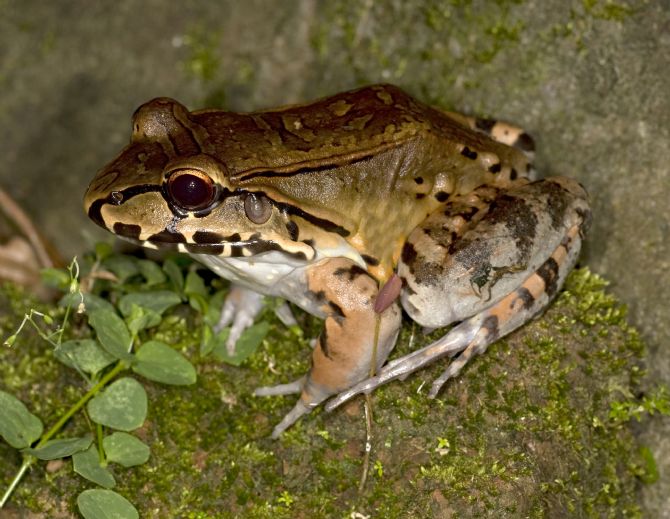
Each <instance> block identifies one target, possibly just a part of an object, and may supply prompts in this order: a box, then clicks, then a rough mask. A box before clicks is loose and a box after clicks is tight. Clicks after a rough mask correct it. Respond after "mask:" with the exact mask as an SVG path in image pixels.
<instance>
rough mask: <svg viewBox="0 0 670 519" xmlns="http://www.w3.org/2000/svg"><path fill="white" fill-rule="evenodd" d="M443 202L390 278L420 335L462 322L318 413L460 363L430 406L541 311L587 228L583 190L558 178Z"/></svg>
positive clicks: (436, 386) (435, 386)
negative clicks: (473, 362)
mask: <svg viewBox="0 0 670 519" xmlns="http://www.w3.org/2000/svg"><path fill="white" fill-rule="evenodd" d="M452 202H453V203H452V205H451V206H450V207H446V208H445V209H444V210H443V211H442V212H441V213H440V214H434V215H432V216H431V217H430V218H429V219H428V221H427V222H426V224H424V225H423V226H422V227H421V228H420V229H417V230H416V231H415V232H413V233H412V235H411V236H410V238H409V240H408V245H407V247H406V248H405V254H404V256H403V263H401V265H400V267H399V269H398V272H399V274H400V276H401V277H402V278H403V279H404V281H405V284H406V291H405V293H404V294H403V298H402V299H403V306H404V308H405V310H406V311H407V312H408V313H409V314H410V316H411V317H412V318H413V319H415V320H416V321H418V322H419V323H420V324H423V325H425V326H442V325H447V324H450V323H452V322H454V321H462V322H461V323H460V324H458V325H457V326H456V327H454V328H452V330H450V332H449V333H448V334H447V335H445V336H444V337H442V338H441V339H439V340H438V341H436V342H434V343H433V344H430V345H428V346H426V347H425V348H423V349H421V350H418V351H416V352H413V353H411V354H409V355H406V356H405V357H402V358H400V359H396V360H394V361H391V362H390V363H389V364H388V365H386V366H384V368H383V369H382V370H381V371H380V372H379V373H378V375H377V376H375V377H373V378H370V379H368V380H366V381H363V382H361V383H359V384H357V385H356V386H354V387H352V388H350V389H349V390H347V391H345V392H343V393H341V394H340V395H338V397H337V398H335V399H333V400H332V401H331V402H329V403H328V406H327V409H328V410H331V409H333V408H334V407H336V406H338V405H339V404H341V403H342V402H344V401H346V400H348V399H349V398H351V397H352V396H354V395H355V394H358V393H361V392H365V393H367V392H370V391H372V390H373V389H374V388H376V387H378V386H380V385H381V384H384V383H386V382H389V381H391V380H394V379H396V378H404V377H405V376H407V375H408V374H409V373H412V372H413V371H416V370H418V369H420V368H421V367H423V366H425V365H427V364H429V363H431V362H433V361H435V360H436V359H439V358H441V357H445V356H450V357H454V356H456V355H458V354H459V353H460V355H459V356H458V357H456V358H455V359H454V360H452V362H451V363H450V365H449V367H448V368H447V369H446V370H445V371H444V373H443V374H442V375H441V376H440V377H439V378H438V379H437V380H435V382H434V384H433V387H432V390H431V392H430V396H431V397H434V396H435V395H436V394H437V392H438V391H439V389H440V388H441V387H442V385H443V384H444V383H445V382H446V381H447V380H448V379H449V378H451V377H454V376H456V375H457V374H458V373H459V372H460V370H461V369H462V368H463V366H464V365H465V364H466V363H467V362H468V361H469V360H470V359H471V358H472V357H473V356H475V355H476V354H479V353H482V352H484V351H485V350H486V348H487V347H488V345H489V344H491V343H492V342H494V341H495V340H497V339H498V338H500V337H502V336H504V335H506V334H508V333H510V332H511V331H513V330H515V329H516V328H518V327H519V326H521V325H522V324H524V323H525V322H526V321H528V320H530V319H531V318H532V317H534V316H535V315H536V314H538V313H539V312H541V311H542V310H543V309H544V308H545V307H546V306H547V305H548V304H549V301H550V300H551V299H552V298H553V297H554V296H555V295H556V294H557V292H558V290H559V289H560V287H561V285H562V284H563V281H564V280H565V277H566V275H567V273H568V272H569V271H570V269H571V268H572V266H573V265H574V263H575V261H576V259H577V256H578V254H579V250H580V247H581V240H582V236H583V233H584V232H585V231H586V229H587V227H588V225H589V220H590V211H589V207H588V202H587V196H586V193H585V192H584V190H583V189H582V188H581V186H580V185H579V184H577V183H576V182H574V181H572V180H570V179H566V178H561V177H555V178H550V179H547V180H542V181H538V182H533V183H530V184H525V185H521V186H519V187H517V188H514V189H509V190H505V191H498V190H491V189H490V188H483V189H482V190H480V192H479V193H477V192H475V193H473V194H471V195H470V196H469V198H468V199H467V200H466V199H461V200H457V199H455V200H453V201H452ZM482 202H484V204H483V205H482ZM468 207H472V210H468V209H467V208H468ZM466 220H467V221H466ZM468 221H470V222H474V223H472V224H468ZM438 259H441V261H437V260H438ZM429 260H431V261H429Z"/></svg>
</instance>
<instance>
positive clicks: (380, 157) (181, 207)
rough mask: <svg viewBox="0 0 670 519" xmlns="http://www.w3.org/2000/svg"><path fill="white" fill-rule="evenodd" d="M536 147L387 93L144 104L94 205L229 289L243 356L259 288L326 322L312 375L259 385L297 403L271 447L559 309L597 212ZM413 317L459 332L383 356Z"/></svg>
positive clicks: (371, 90)
mask: <svg viewBox="0 0 670 519" xmlns="http://www.w3.org/2000/svg"><path fill="white" fill-rule="evenodd" d="M532 155H533V141H532V139H531V138H530V137H529V136H528V134H526V133H525V132H523V131H522V130H520V129H518V128H514V127H511V126H509V125H506V124H503V123H499V122H496V121H492V120H484V119H473V118H469V117H465V116H463V115H460V114H457V113H451V112H445V111H441V110H439V109H436V108H432V107H430V106H427V105H425V104H422V103H420V102H419V101H417V100H415V99H413V98H412V97H410V96H409V95H407V94H406V93H405V92H403V91H402V90H400V89H398V88H397V87H394V86H390V85H379V86H370V87H365V88H361V89H358V90H353V91H350V92H344V93H341V94H337V95H335V96H332V97H328V98H324V99H321V100H318V101H315V102H312V103H309V104H303V105H297V106H289V107H283V108H278V109H274V110H264V111H259V112H252V113H234V112H225V111H221V110H199V111H195V112H189V111H188V110H187V109H186V108H185V107H184V106H182V105H181V104H179V103H178V102H177V101H174V100H172V99H167V98H159V99H154V100H153V101H149V102H148V103H146V104H144V105H142V106H141V107H140V108H139V109H138V110H137V111H136V112H135V114H134V116H133V132H132V137H131V140H130V144H129V145H128V146H127V147H126V148H124V149H123V151H122V152H121V154H120V155H119V156H118V157H117V158H116V159H115V160H114V161H112V162H111V163H110V164H109V165H108V166H106V167H105V168H103V169H102V170H101V171H100V172H99V173H98V174H97V175H96V177H95V178H94V179H93V181H92V182H91V185H90V186H89V188H88V191H87V193H86V197H85V207H86V211H87V212H88V215H89V216H90V217H91V218H92V219H93V221H95V222H96V223H97V224H98V225H100V226H102V227H104V228H106V229H108V230H110V231H112V232H113V233H115V234H117V235H119V236H121V237H123V238H127V239H129V240H132V241H134V242H136V243H139V244H141V245H143V246H145V247H150V248H157V249H162V248H165V247H172V248H176V249H177V250H180V251H183V252H187V253H189V254H191V255H193V257H195V258H196V259H197V260H198V261H200V262H202V263H204V264H205V265H206V266H207V267H209V268H210V269H212V270H213V271H214V272H216V273H217V274H219V275H221V276H223V277H224V278H226V279H229V280H230V281H231V282H232V284H233V288H232V289H231V293H230V295H229V297H228V300H227V301H226V304H225V305H224V310H223V315H222V324H223V325H227V324H230V323H232V333H231V343H230V347H233V348H234V342H235V340H236V339H237V337H239V335H240V333H241V331H242V330H244V328H245V327H247V326H249V325H250V324H251V322H252V321H253V318H254V316H255V314H256V313H257V312H258V310H259V308H260V304H259V301H260V297H261V296H260V295H259V294H267V295H272V296H279V297H282V298H285V299H287V300H288V301H290V302H292V303H293V304H295V305H297V306H299V307H300V308H302V309H304V310H305V311H307V312H309V313H311V314H313V315H315V316H318V317H320V318H322V319H325V324H324V328H323V331H322V333H321V336H320V337H319V338H318V341H317V344H316V346H315V348H314V351H313V353H312V367H311V368H310V370H309V372H308V373H307V374H306V375H305V376H303V377H302V378H301V379H299V380H297V381H295V382H292V383H288V384H283V385H280V386H275V387H267V388H260V389H258V390H257V391H256V394H258V395H280V394H288V393H299V394H300V397H299V399H298V402H297V403H296V405H295V407H294V408H293V409H292V410H291V411H290V412H289V413H288V414H287V415H286V416H285V417H284V419H283V420H282V421H281V422H280V423H279V424H278V425H277V426H276V427H275V429H274V433H273V436H275V437H276V436H278V435H279V434H281V433H282V431H284V430H285V429H286V428H287V427H289V426H290V425H291V424H293V423H294V422H295V421H296V420H297V419H298V418H299V417H300V416H302V415H303V414H305V413H308V412H309V411H310V410H311V409H312V408H314V407H315V406H317V405H318V404H320V403H321V402H323V401H324V400H326V399H328V398H329V397H335V398H333V399H332V400H331V401H330V402H329V404H328V406H327V407H328V408H329V409H330V408H333V407H334V406H336V405H338V404H340V403H341V402H343V401H344V400H346V399H348V398H350V397H352V396H353V395H355V394H357V393H361V392H369V391H371V390H373V389H374V388H376V387H377V386H379V385H381V384H383V383H385V382H388V381H389V380H392V379H395V378H402V377H405V376H406V375H407V374H409V373H411V372H413V371H415V370H417V369H419V368H421V367H422V366H425V365H426V364H428V363H430V362H433V361H435V360H437V359H439V358H441V357H447V356H448V357H453V359H452V360H451V362H450V364H449V366H448V367H447V369H446V371H445V372H444V373H443V374H442V376H440V377H439V378H438V379H437V380H436V381H435V382H434V383H433V386H432V390H431V392H430V396H435V394H436V393H437V392H438V390H439V389H440V387H441V386H442V385H443V384H444V383H445V382H446V381H447V380H448V379H449V378H451V377H453V376H455V375H457V374H458V372H459V371H460V370H461V368H462V367H463V366H464V365H465V364H466V363H467V362H468V361H469V360H470V359H471V358H472V357H473V356H474V355H476V354H479V353H482V352H483V351H484V350H486V348H487V346H488V345H489V344H491V343H492V342H493V341H495V340H496V339H498V338H500V337H502V336H503V335H505V334H507V333H509V332H511V331H512V330H514V329H516V328H518V327H519V326H521V325H522V324H523V323H525V322H526V321H528V320H529V319H531V318H532V317H533V316H535V315H536V314H538V313H539V312H541V311H542V310H543V309H544V308H545V307H546V306H547V304H548V303H549V301H550V300H551V299H552V298H553V297H554V296H556V293H557V292H558V290H559V289H560V287H561V285H562V283H563V281H564V280H565V277H566V275H567V273H568V272H569V270H570V269H571V268H572V267H573V265H574V263H575V261H576V258H577V255H578V253H579V249H580V247H581V243H582V238H583V236H584V233H585V231H586V229H587V227H588V224H589V220H590V211H589V204H588V198H587V195H586V193H585V191H584V189H583V188H582V187H581V186H580V185H579V184H578V183H577V182H576V181H574V180H571V179H569V178H565V177H549V178H545V179H542V180H535V174H534V170H533V167H532V166H531V159H532ZM401 307H402V308H403V309H404V310H405V312H407V314H408V315H409V317H410V318H412V319H413V320H414V321H416V322H417V323H419V324H420V325H422V326H423V327H425V328H430V329H432V328H437V327H441V326H446V325H449V324H452V323H458V324H457V325H456V326H454V327H452V328H451V330H450V331H449V332H448V333H447V334H446V335H445V336H444V337H442V338H441V339H439V340H438V341H436V342H434V343H433V344H430V345H429V346H426V347H424V348H423V349H420V350H418V351H415V352H413V353H411V354H409V355H406V356H405V357H402V358H399V359H395V360H393V361H391V362H388V363H386V359H387V357H388V355H389V353H390V352H391V350H392V349H393V346H394V344H395V342H396V338H397V336H398V330H399V328H400V324H401V310H400V309H401ZM378 320H379V322H377V321H378ZM377 326H378V341H377V344H376V346H375V335H376V332H375V328H376V327H377ZM371 362H374V364H375V366H374V371H375V373H376V374H375V376H373V377H370V373H371Z"/></svg>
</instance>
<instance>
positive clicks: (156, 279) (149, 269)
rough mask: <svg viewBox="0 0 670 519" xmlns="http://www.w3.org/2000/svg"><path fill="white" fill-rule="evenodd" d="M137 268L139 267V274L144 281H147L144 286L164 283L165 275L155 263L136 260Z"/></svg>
mask: <svg viewBox="0 0 670 519" xmlns="http://www.w3.org/2000/svg"><path fill="white" fill-rule="evenodd" d="M137 266H138V267H139V269H140V273H141V274H142V276H143V277H144V279H146V280H147V282H146V283H145V286H152V285H158V284H160V283H164V282H165V279H166V276H165V273H164V272H163V271H162V270H161V268H160V266H158V264H157V263H156V262H155V261H151V260H138V261H137Z"/></svg>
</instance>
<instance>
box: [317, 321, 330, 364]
mask: <svg viewBox="0 0 670 519" xmlns="http://www.w3.org/2000/svg"><path fill="white" fill-rule="evenodd" d="M319 347H320V348H321V351H322V352H323V355H324V356H325V357H326V358H327V359H331V360H332V357H331V356H330V350H329V349H328V332H327V331H326V327H325V326H324V327H323V330H322V331H321V336H320V337H319Z"/></svg>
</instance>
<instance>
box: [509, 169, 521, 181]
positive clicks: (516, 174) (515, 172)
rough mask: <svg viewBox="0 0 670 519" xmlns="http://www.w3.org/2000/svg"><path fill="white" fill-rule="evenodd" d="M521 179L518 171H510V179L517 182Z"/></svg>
mask: <svg viewBox="0 0 670 519" xmlns="http://www.w3.org/2000/svg"><path fill="white" fill-rule="evenodd" d="M518 177H519V173H518V172H517V170H516V169H514V168H512V171H510V174H509V178H511V179H512V180H516V179H517V178H518Z"/></svg>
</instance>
